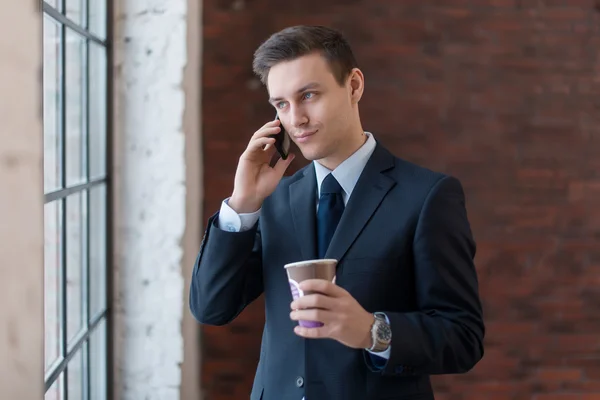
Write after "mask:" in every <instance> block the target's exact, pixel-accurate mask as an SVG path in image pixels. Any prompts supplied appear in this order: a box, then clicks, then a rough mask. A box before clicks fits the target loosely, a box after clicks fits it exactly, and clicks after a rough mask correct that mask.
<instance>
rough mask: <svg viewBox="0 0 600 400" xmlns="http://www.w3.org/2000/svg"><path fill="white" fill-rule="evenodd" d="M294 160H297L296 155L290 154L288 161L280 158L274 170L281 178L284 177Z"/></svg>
mask: <svg viewBox="0 0 600 400" xmlns="http://www.w3.org/2000/svg"><path fill="white" fill-rule="evenodd" d="M294 158H296V155H295V154H294V153H290V154H289V155H288V158H287V160H284V159H283V158H280V159H279V160H277V163H276V164H275V166H274V167H273V169H275V171H277V173H278V174H279V175H280V176H283V174H284V173H285V170H286V169H288V167H289V166H290V164H291V163H292V161H294Z"/></svg>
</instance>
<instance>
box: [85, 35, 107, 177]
mask: <svg viewBox="0 0 600 400" xmlns="http://www.w3.org/2000/svg"><path fill="white" fill-rule="evenodd" d="M89 101H90V116H89V118H90V178H91V179H94V178H98V177H103V176H104V175H105V174H106V48H104V47H102V46H100V45H98V44H96V43H94V42H91V43H90V100H89Z"/></svg>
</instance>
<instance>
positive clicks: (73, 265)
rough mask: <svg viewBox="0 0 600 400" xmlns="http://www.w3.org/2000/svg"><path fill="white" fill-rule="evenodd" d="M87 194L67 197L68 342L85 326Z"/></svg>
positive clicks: (75, 194)
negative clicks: (84, 284)
mask: <svg viewBox="0 0 600 400" xmlns="http://www.w3.org/2000/svg"><path fill="white" fill-rule="evenodd" d="M84 195H85V194H84V193H74V194H72V195H70V196H69V197H67V340H68V341H70V340H71V339H73V337H74V336H75V335H76V334H77V333H78V332H79V331H80V329H81V328H82V326H83V304H84V303H83V301H82V300H83V294H84V292H83V277H84V275H83V267H84V266H85V253H84V251H85V248H84V243H85V232H86V229H85V226H86V225H85V223H86V222H85V221H86V211H85V210H86V207H85V203H84V201H85V196H84Z"/></svg>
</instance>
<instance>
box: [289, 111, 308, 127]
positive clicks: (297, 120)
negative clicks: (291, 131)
mask: <svg viewBox="0 0 600 400" xmlns="http://www.w3.org/2000/svg"><path fill="white" fill-rule="evenodd" d="M307 123H308V116H307V115H306V112H305V110H304V108H303V107H298V106H292V107H291V109H290V124H291V125H292V126H293V127H294V128H300V127H302V126H303V125H306V124H307Z"/></svg>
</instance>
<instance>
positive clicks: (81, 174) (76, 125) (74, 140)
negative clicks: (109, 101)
mask: <svg viewBox="0 0 600 400" xmlns="http://www.w3.org/2000/svg"><path fill="white" fill-rule="evenodd" d="M66 51H67V54H66V57H67V58H66V76H65V79H66V81H67V82H66V93H65V95H66V107H67V110H66V111H67V113H66V114H67V116H66V118H67V121H66V128H67V130H66V152H67V165H66V168H67V186H72V185H75V184H78V183H82V182H83V181H84V178H85V170H84V162H83V161H84V157H83V153H84V150H85V149H84V145H85V143H84V140H83V137H84V134H85V131H84V114H83V104H84V102H83V100H84V99H83V93H84V92H83V82H84V80H83V78H84V75H83V68H84V61H83V57H84V55H85V53H84V51H85V41H84V39H83V38H82V37H81V36H79V34H77V33H75V32H73V31H72V30H70V29H67V34H66Z"/></svg>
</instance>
